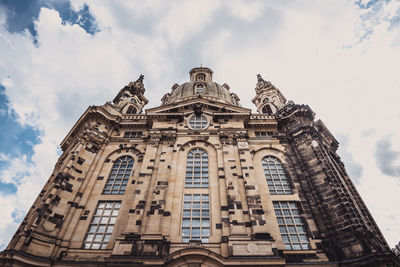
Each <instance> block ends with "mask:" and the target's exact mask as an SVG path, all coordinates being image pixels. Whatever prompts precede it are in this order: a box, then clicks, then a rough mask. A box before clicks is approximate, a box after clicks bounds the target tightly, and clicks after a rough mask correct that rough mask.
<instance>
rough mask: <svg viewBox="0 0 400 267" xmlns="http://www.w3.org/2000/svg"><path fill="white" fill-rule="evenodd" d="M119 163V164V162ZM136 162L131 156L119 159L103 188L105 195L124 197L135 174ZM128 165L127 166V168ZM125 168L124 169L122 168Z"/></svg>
mask: <svg viewBox="0 0 400 267" xmlns="http://www.w3.org/2000/svg"><path fill="white" fill-rule="evenodd" d="M118 161H119V162H118ZM134 164H135V160H134V158H133V157H132V156H130V155H123V156H120V157H118V158H117V159H116V160H115V161H114V162H113V165H112V167H111V170H110V173H109V175H108V179H107V181H106V183H105V185H104V188H103V192H102V194H103V195H123V194H125V191H126V187H127V186H128V181H129V178H130V177H131V176H132V173H133V170H134V169H133V166H134ZM125 165H126V166H125ZM122 167H123V168H122Z"/></svg>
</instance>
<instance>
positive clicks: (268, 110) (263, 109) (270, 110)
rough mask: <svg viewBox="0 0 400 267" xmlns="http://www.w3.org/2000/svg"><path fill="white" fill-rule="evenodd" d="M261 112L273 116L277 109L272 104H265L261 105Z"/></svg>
mask: <svg viewBox="0 0 400 267" xmlns="http://www.w3.org/2000/svg"><path fill="white" fill-rule="evenodd" d="M261 112H262V113H266V114H275V113H276V112H277V109H276V107H275V105H274V104H272V103H266V104H264V105H262V107H261Z"/></svg>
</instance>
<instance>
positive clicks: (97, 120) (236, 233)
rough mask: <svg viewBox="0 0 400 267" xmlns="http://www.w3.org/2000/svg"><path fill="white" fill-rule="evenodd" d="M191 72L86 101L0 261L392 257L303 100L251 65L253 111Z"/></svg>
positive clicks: (191, 262)
mask: <svg viewBox="0 0 400 267" xmlns="http://www.w3.org/2000/svg"><path fill="white" fill-rule="evenodd" d="M189 74H190V81H189V82H186V83H184V84H181V85H178V84H175V85H173V86H172V88H171V92H170V93H167V94H165V95H164V97H163V98H162V100H161V101H162V104H161V105H160V106H159V107H155V108H150V109H147V110H145V111H144V106H145V105H146V104H147V103H148V100H147V99H146V98H145V97H144V92H145V88H144V84H143V76H140V77H139V79H138V80H137V81H135V82H131V83H130V84H129V85H127V86H125V87H124V88H123V89H121V90H120V92H119V93H118V95H117V96H116V97H115V99H114V100H113V102H107V103H106V104H104V105H102V106H90V107H89V108H88V109H87V110H86V112H85V113H84V114H83V115H82V116H81V117H80V119H79V120H78V121H77V123H76V124H75V125H74V127H73V128H72V129H71V131H70V132H69V133H68V135H67V136H66V137H65V139H64V140H63V141H62V143H61V148H62V151H63V153H62V155H61V156H60V158H59V160H58V162H57V164H56V166H55V168H54V171H53V173H52V175H51V177H50V178H49V180H48V181H47V183H46V184H45V186H44V188H43V190H42V191H41V192H40V194H39V196H38V197H37V199H36V200H35V202H34V204H33V206H32V207H31V209H30V210H29V212H28V214H27V215H26V217H25V219H24V220H23V221H22V223H21V225H20V227H19V229H18V230H17V232H16V233H15V235H14V236H13V238H12V240H11V242H10V244H9V245H8V247H7V248H6V250H5V251H3V252H1V254H0V262H1V264H2V265H3V266H122V265H124V266H126V265H128V266H145V265H149V266H193V267H195V266H225V265H230V266H239V265H249V266H257V265H258V266H268V265H270V266H286V265H290V266H319V265H323V266H362V265H369V266H398V264H399V261H398V260H397V259H396V258H395V257H394V254H393V253H392V252H391V250H390V248H389V247H388V245H387V243H386V241H385V239H384V237H383V235H382V234H381V232H380V230H379V229H378V227H377V225H376V223H375V221H374V219H373V218H372V216H371V214H370V213H369V211H368V209H367V207H366V206H365V204H364V202H363V201H362V199H361V197H360V195H359V194H358V192H357V190H356V188H355V187H354V185H353V183H352V182H351V180H350V178H349V177H348V175H347V173H346V170H345V167H344V165H343V163H342V162H341V160H340V158H339V156H338V155H337V154H336V150H337V148H338V142H337V141H336V139H335V138H334V137H333V136H332V134H331V133H330V132H329V130H328V129H327V128H326V127H325V125H324V124H323V123H322V122H321V121H320V120H317V121H316V120H314V112H313V111H312V110H311V109H310V107H309V106H307V105H299V104H295V103H293V102H292V101H287V100H286V98H285V97H284V96H283V94H282V93H281V92H280V90H279V89H277V88H276V87H275V86H274V85H272V84H271V83H270V82H268V81H265V80H264V79H263V78H262V77H261V76H260V75H258V77H257V84H256V88H255V97H254V98H253V100H252V101H253V103H254V104H255V106H256V108H257V111H258V113H252V112H251V109H248V108H243V107H242V106H241V105H240V103H239V97H238V96H237V95H236V94H235V93H233V92H231V90H230V88H229V86H228V85H227V84H223V85H220V84H218V83H215V82H214V81H213V79H212V74H213V72H212V70H210V69H209V68H204V67H201V68H194V69H192V70H191V71H190V73H189Z"/></svg>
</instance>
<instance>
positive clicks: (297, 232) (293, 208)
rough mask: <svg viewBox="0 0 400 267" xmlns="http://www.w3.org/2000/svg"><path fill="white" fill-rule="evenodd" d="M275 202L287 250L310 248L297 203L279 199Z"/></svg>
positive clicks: (277, 217) (276, 213)
mask: <svg viewBox="0 0 400 267" xmlns="http://www.w3.org/2000/svg"><path fill="white" fill-rule="evenodd" d="M273 204H274V209H275V215H276V219H277V220H278V225H279V230H280V232H281V236H282V240H283V242H284V243H285V248H286V249H287V250H307V249H310V243H309V240H308V236H307V233H306V229H305V227H304V223H303V220H302V219H301V217H300V212H299V209H298V208H297V203H296V202H292V201H277V202H274V203H273Z"/></svg>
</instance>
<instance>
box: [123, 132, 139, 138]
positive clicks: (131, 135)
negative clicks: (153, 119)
mask: <svg viewBox="0 0 400 267" xmlns="http://www.w3.org/2000/svg"><path fill="white" fill-rule="evenodd" d="M140 137H142V132H125V133H124V138H140Z"/></svg>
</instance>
